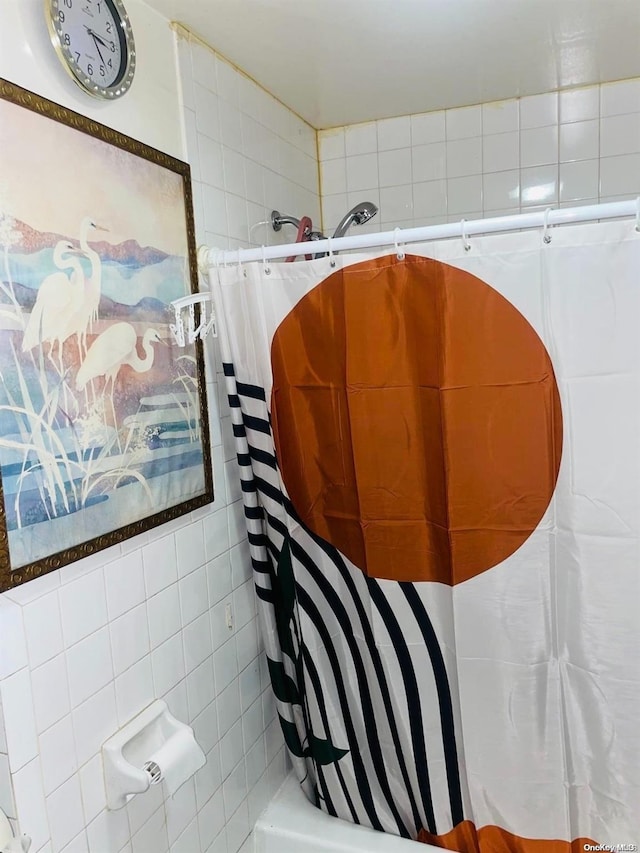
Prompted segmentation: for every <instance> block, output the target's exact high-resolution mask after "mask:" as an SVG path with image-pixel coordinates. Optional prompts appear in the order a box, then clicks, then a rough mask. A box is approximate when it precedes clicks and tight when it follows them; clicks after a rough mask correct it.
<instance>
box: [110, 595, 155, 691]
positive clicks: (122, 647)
mask: <svg viewBox="0 0 640 853" xmlns="http://www.w3.org/2000/svg"><path fill="white" fill-rule="evenodd" d="M109 633H110V635H111V653H112V655H113V671H114V674H115V675H120V673H121V672H124V671H125V669H128V668H129V667H130V666H132V665H133V664H134V663H135V662H136V661H138V660H140V658H142V657H144V655H146V654H148V653H149V648H150V645H149V623H148V617H147V606H146V604H141V605H140V606H139V607H134V608H133V610H129V612H128V613H125V614H124V616H121V617H120V618H119V619H115V620H114V621H113V622H112V623H111V624H110V625H109Z"/></svg>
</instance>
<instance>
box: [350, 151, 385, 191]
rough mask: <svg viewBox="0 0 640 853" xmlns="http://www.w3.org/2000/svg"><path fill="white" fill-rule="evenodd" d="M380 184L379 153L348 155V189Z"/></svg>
mask: <svg viewBox="0 0 640 853" xmlns="http://www.w3.org/2000/svg"><path fill="white" fill-rule="evenodd" d="M377 186H378V155H377V154H360V155H357V156H353V157H347V190H348V191H349V192H353V191H355V190H364V189H367V188H368V187H377Z"/></svg>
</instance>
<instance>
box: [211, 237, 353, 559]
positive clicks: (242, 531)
mask: <svg viewBox="0 0 640 853" xmlns="http://www.w3.org/2000/svg"><path fill="white" fill-rule="evenodd" d="M360 227H361V228H362V227H366V226H360ZM227 522H228V525H229V547H233V546H234V545H238V544H239V543H240V542H243V541H244V540H245V539H246V538H247V522H246V520H245V517H244V506H243V503H242V501H236V502H235V503H232V504H230V505H229V507H228V509H227Z"/></svg>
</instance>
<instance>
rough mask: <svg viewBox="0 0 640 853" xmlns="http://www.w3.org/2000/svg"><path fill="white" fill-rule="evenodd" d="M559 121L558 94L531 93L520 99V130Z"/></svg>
mask: <svg viewBox="0 0 640 853" xmlns="http://www.w3.org/2000/svg"><path fill="white" fill-rule="evenodd" d="M557 123H558V94H557V92H548V93H547V94H544V95H530V96H529V97H527V98H521V99H520V130H527V129H528V128H532V127H545V126H547V125H552V124H557Z"/></svg>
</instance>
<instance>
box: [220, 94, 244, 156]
mask: <svg viewBox="0 0 640 853" xmlns="http://www.w3.org/2000/svg"><path fill="white" fill-rule="evenodd" d="M218 114H219V117H220V138H221V139H222V142H223V143H224V144H225V145H226V146H227V147H228V148H232V149H233V150H234V151H238V152H241V151H242V113H241V112H240V110H239V109H238V108H237V107H235V106H233V104H230V103H227V102H226V101H223V100H221V101H220V102H219V104H218Z"/></svg>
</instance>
